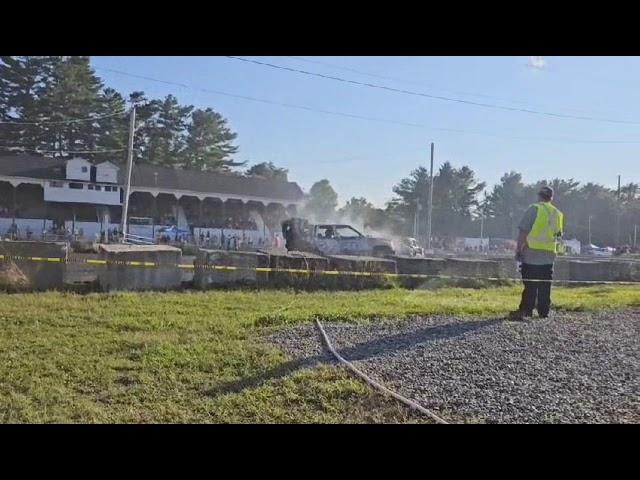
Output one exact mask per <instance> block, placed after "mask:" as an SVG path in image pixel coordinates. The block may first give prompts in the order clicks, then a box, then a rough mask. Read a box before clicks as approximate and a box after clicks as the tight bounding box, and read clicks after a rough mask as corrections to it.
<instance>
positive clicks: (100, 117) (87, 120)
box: [0, 110, 126, 125]
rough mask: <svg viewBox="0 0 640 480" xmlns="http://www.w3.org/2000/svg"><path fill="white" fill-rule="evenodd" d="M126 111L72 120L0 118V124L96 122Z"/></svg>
mask: <svg viewBox="0 0 640 480" xmlns="http://www.w3.org/2000/svg"><path fill="white" fill-rule="evenodd" d="M125 112H126V110H120V111H117V112H113V113H108V114H105V115H98V116H95V117H89V118H74V119H70V120H54V121H49V120H43V121H38V122H14V121H6V120H0V125H61V124H68V123H79V122H94V121H96V120H101V119H103V118H109V117H115V116H117V115H122V114H123V113H125Z"/></svg>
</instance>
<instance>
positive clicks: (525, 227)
mask: <svg viewBox="0 0 640 480" xmlns="http://www.w3.org/2000/svg"><path fill="white" fill-rule="evenodd" d="M537 215H538V209H537V207H534V206H533V205H532V206H530V207H529V208H528V209H527V211H526V212H525V213H524V216H523V217H522V220H521V221H520V224H519V225H518V229H519V230H520V231H521V232H524V233H529V232H530V231H531V229H532V228H533V224H534V222H535V221H536V216H537ZM555 259H556V254H555V253H553V252H548V251H546V250H534V249H532V248H529V247H525V249H524V251H523V252H522V263H527V264H529V265H553V262H554V260H555Z"/></svg>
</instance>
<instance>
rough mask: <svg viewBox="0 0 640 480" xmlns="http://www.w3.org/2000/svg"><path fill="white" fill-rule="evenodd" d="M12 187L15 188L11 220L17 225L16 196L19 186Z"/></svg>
mask: <svg viewBox="0 0 640 480" xmlns="http://www.w3.org/2000/svg"><path fill="white" fill-rule="evenodd" d="M11 186H12V187H13V193H12V203H11V218H12V219H13V222H12V223H16V207H17V200H16V195H17V193H18V186H17V185H11Z"/></svg>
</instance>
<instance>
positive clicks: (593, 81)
mask: <svg viewBox="0 0 640 480" xmlns="http://www.w3.org/2000/svg"><path fill="white" fill-rule="evenodd" d="M244 58H250V59H254V60H258V61H262V62H269V63H273V64H277V65H281V66H286V67H292V68H297V69H301V70H307V71H310V72H316V73H321V74H326V75H333V76H338V77H343V78H346V79H351V80H357V81H360V82H369V83H375V84H379V85H383V86H388V87H393V88H399V89H405V90H411V91H415V92H422V93H426V94H430V95H440V96H445V97H451V98H457V99H462V100H470V101H474V102H481V103H491V104H496V105H502V106H507V107H520V108H525V109H530V110H540V111H547V112H553V113H560V114H569V115H576V116H589V117H596V118H608V119H614V120H625V121H630V122H637V124H624V123H611V122H603V121H584V120H577V119H567V118H555V117H550V116H542V115H534V114H529V113H522V112H512V111H504V110H498V109H493V108H485V107H479V106H474V105H467V104H461V103H455V102H448V101H442V100H436V99H431V98H424V97H418V96H411V95H405V94H399V93H395V92H389V91H383V90H379V89H373V88H368V87H362V86H358V85H351V84H346V83H342V82H336V81H333V80H327V79H322V78H315V77H310V76H307V75H302V74H298V73H293V72H287V71H282V70H276V69H272V68H269V67H265V66H260V65H254V64H248V63H244V62H240V61H237V60H233V59H228V58H225V57H93V58H92V64H93V66H94V67H96V71H97V73H98V74H99V75H100V77H101V78H102V79H103V80H104V81H105V83H106V85H108V86H111V87H113V88H115V89H117V90H118V91H120V92H121V93H123V94H128V93H130V92H131V91H134V90H143V91H144V92H146V93H147V95H148V96H149V97H163V96H165V95H167V94H169V93H172V94H174V95H176V96H177V97H178V99H179V101H180V102H181V103H184V104H192V105H195V106H197V107H211V108H213V109H214V110H216V111H218V112H220V113H221V114H222V115H224V116H225V117H226V118H227V119H228V120H229V124H230V126H231V128H232V129H233V130H234V131H236V132H237V133H238V141H237V143H238V145H239V146H240V151H239V153H238V155H237V159H239V160H248V161H249V163H250V164H253V163H259V162H262V161H271V162H273V163H275V164H276V165H278V166H282V167H285V168H288V169H289V172H290V173H289V177H290V179H291V180H294V181H296V182H298V183H299V184H300V185H301V186H302V187H303V188H304V189H305V190H308V189H309V187H310V186H311V185H312V184H313V182H315V181H316V180H319V179H322V178H327V179H329V180H330V182H331V184H332V185H333V186H334V188H335V189H336V191H337V192H338V194H339V199H340V203H341V204H342V203H343V202H345V201H346V200H348V199H349V198H350V197H352V196H365V197H367V198H368V199H369V200H370V201H372V202H373V203H375V204H377V205H379V206H383V204H384V203H385V202H386V201H388V200H389V199H390V198H391V197H392V195H393V194H392V191H391V188H392V186H393V185H394V184H396V183H397V182H398V181H399V180H400V179H401V178H402V177H405V176H407V175H408V174H409V172H410V171H411V170H412V169H414V168H416V167H417V166H419V165H426V166H428V164H429V144H430V142H435V153H436V155H435V164H436V167H437V165H439V164H441V163H443V162H445V161H450V162H451V163H452V164H453V165H454V166H458V167H459V166H462V165H468V166H469V167H471V168H472V169H473V170H474V171H475V172H476V174H477V176H478V177H479V178H480V179H481V180H484V181H486V182H487V183H488V184H489V185H492V184H494V183H496V182H498V181H499V179H500V176H501V175H502V174H503V173H504V172H506V171H509V170H516V171H518V172H521V173H522V174H523V176H524V180H525V181H527V182H532V181H535V180H537V179H541V178H553V177H562V178H568V177H573V178H575V179H576V180H579V181H582V182H586V181H594V182H598V183H602V184H605V185H609V186H614V185H615V184H616V182H617V175H618V174H620V175H622V181H623V183H628V182H629V181H635V182H640V162H639V159H640V156H638V150H639V149H640V113H639V112H640V108H639V107H640V95H638V94H637V88H638V87H637V86H638V81H639V80H640V58H637V57H542V58H535V59H532V58H530V57H526V56H522V57H310V56H307V57H295V58H292V57H284V56H282V57H275V56H273V57H244ZM315 62H322V64H319V63H315ZM531 64H536V65H537V68H533V67H532V66H531ZM103 68H111V69H116V70H122V71H124V72H128V73H130V74H135V75H143V76H147V77H153V78H155V79H158V80H166V81H169V82H177V83H183V84H187V85H189V86H190V87H194V88H184V87H179V86H174V85H166V84H162V83H157V82H152V81H149V80H144V79H139V78H133V77H129V76H124V75H121V74H117V73H112V72H109V71H106V70H103ZM353 70H357V72H354V71H353ZM381 77H385V78H381ZM198 88H201V89H206V90H217V91H220V92H225V93H229V94H235V95H241V96H249V97H254V98H259V99H264V100H269V101H272V102H279V103H287V104H294V105H300V106H306V107H309V108H311V109H319V110H329V111H333V112H342V113H347V114H352V115H357V116H364V117H371V118H375V119H385V120H389V121H394V122H405V123H412V124H418V125H420V126H409V125H398V124H393V123H384V122H381V121H373V120H364V119H356V118H347V117H343V116H336V115H330V114H326V113H320V112H315V111H306V110H301V109H295V108H285V107H281V106H277V105H272V104H265V103H260V102H255V101H249V100H244V99H238V98H232V97H228V96H224V95H219V94H213V93H210V92H204V91H202V90H197V89H198ZM438 129H454V130H463V131H464V132H450V131H443V130H438ZM518 137H525V139H519V138H518ZM532 137H534V138H536V139H541V138H542V139H545V140H535V139H531V138H532ZM559 140H562V141H559ZM594 140H595V141H607V142H618V143H589V142H593V141H594ZM623 142H630V143H623ZM634 142H635V143H634Z"/></svg>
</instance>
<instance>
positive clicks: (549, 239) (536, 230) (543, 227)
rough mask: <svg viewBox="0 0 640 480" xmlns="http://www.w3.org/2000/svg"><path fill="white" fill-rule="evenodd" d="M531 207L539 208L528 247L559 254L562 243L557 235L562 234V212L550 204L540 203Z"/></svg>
mask: <svg viewBox="0 0 640 480" xmlns="http://www.w3.org/2000/svg"><path fill="white" fill-rule="evenodd" d="M531 206H532V207H536V208H537V214H536V220H535V222H533V227H531V231H530V232H529V235H527V245H528V246H529V248H532V249H534V250H544V251H547V252H553V253H559V251H560V242H559V241H558V238H557V237H556V234H557V233H559V232H560V233H561V232H562V228H563V222H564V218H563V215H562V212H561V211H560V210H558V209H557V208H556V207H554V206H553V205H551V203H548V202H538V203H534V204H533V205H531Z"/></svg>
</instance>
